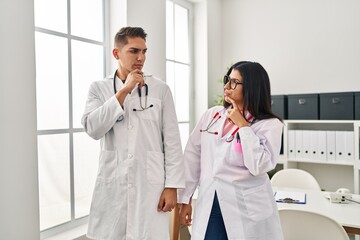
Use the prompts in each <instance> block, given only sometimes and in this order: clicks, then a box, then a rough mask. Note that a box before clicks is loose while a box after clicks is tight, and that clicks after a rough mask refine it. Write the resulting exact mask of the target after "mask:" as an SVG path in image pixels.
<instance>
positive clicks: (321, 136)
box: [313, 131, 327, 161]
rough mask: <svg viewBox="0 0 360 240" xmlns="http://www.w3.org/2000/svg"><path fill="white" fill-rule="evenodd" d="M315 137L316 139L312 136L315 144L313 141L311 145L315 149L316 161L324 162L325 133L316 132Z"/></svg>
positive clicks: (325, 157)
mask: <svg viewBox="0 0 360 240" xmlns="http://www.w3.org/2000/svg"><path fill="white" fill-rule="evenodd" d="M316 135H317V137H315V136H314V139H316V141H317V142H314V141H313V143H314V144H315V147H317V153H316V156H317V159H318V160H319V161H326V159H327V154H326V131H316Z"/></svg>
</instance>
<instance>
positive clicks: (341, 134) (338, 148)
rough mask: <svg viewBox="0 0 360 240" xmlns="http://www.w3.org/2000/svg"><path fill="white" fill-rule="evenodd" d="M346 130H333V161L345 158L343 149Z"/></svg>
mask: <svg viewBox="0 0 360 240" xmlns="http://www.w3.org/2000/svg"><path fill="white" fill-rule="evenodd" d="M345 141H346V132H345V131H335V152H336V157H335V161H337V162H342V161H345V160H346V154H345V152H346V150H345Z"/></svg>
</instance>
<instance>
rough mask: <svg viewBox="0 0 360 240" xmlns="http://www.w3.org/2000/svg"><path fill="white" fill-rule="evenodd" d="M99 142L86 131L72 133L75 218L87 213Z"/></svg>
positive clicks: (94, 178)
mask: <svg viewBox="0 0 360 240" xmlns="http://www.w3.org/2000/svg"><path fill="white" fill-rule="evenodd" d="M99 144H100V142H99V141H95V140H93V139H92V138H90V137H89V136H88V135H87V134H86V133H75V134H74V177H75V179H74V181H75V218H79V217H83V216H85V215H88V214H89V210H90V203H91V197H92V192H93V188H94V185H95V180H96V173H97V168H98V158H99V154H100V145H99Z"/></svg>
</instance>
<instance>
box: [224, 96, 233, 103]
mask: <svg viewBox="0 0 360 240" xmlns="http://www.w3.org/2000/svg"><path fill="white" fill-rule="evenodd" d="M224 101H225V102H227V103H230V104H231V102H230V100H229V97H228V96H224Z"/></svg>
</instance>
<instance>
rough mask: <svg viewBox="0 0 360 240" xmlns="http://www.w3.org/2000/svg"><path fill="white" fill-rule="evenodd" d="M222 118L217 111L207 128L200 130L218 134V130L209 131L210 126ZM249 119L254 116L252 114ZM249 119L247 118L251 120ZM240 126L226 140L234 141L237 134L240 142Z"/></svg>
mask: <svg viewBox="0 0 360 240" xmlns="http://www.w3.org/2000/svg"><path fill="white" fill-rule="evenodd" d="M220 118H221V116H220V113H219V112H216V113H215V115H214V116H213V117H212V119H211V121H210V122H209V124H208V125H207V126H206V128H205V129H200V132H207V133H210V134H214V135H218V134H219V133H218V132H216V131H215V132H211V131H209V130H210V128H211V127H212V126H213V125H214V124H215V123H216V122H217V121H218V120H219V119H220ZM249 119H253V117H252V116H251V117H250V118H249ZM249 119H247V120H249ZM238 131H239V127H237V128H236V129H235V130H234V131H233V132H232V133H231V134H230V135H229V136H228V137H227V138H226V139H225V140H226V142H229V143H230V142H232V141H233V140H234V138H235V135H236V139H237V141H238V142H240V136H239V133H238Z"/></svg>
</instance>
